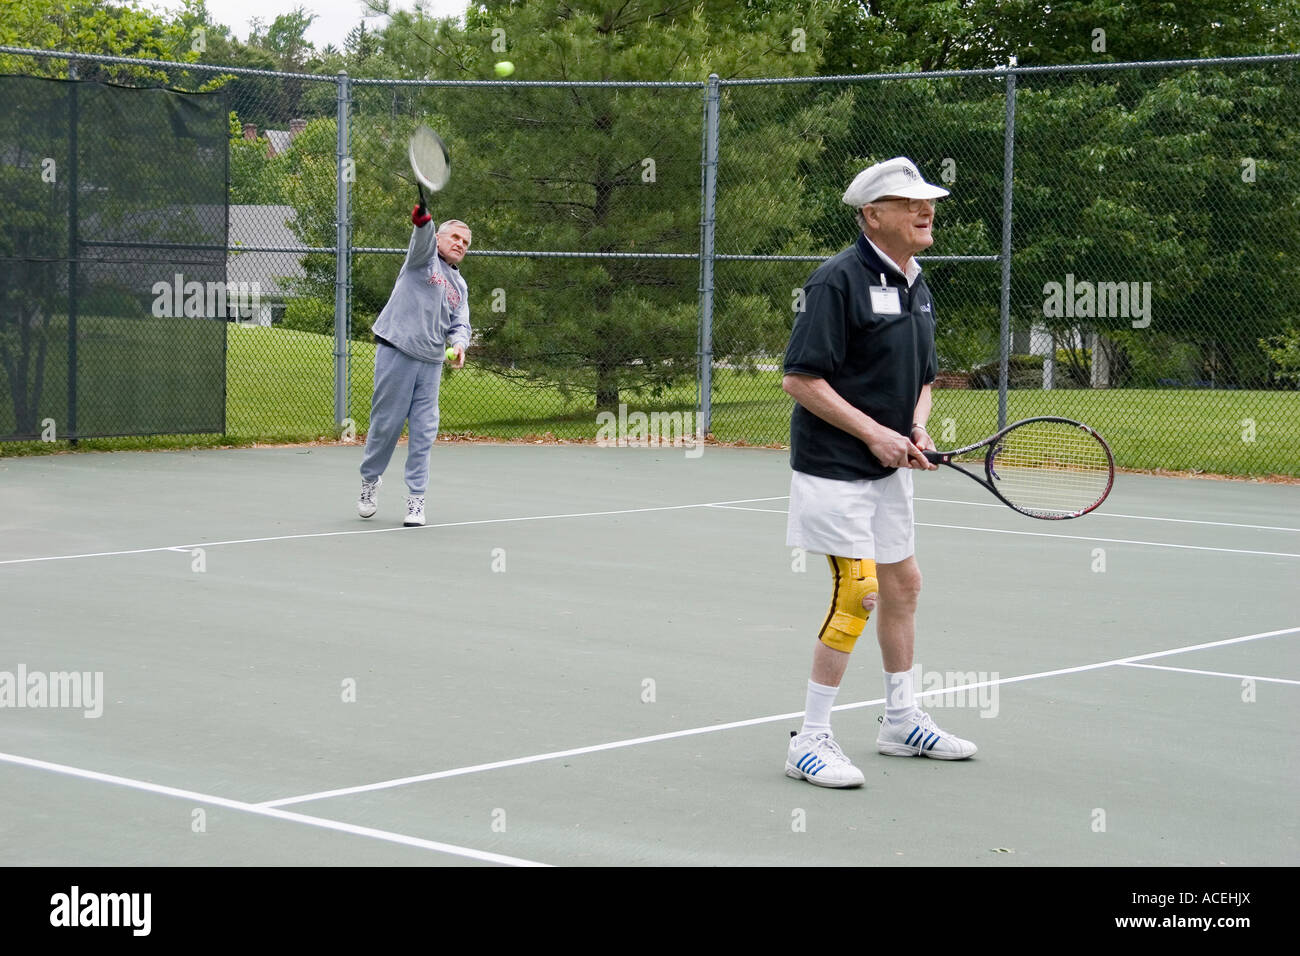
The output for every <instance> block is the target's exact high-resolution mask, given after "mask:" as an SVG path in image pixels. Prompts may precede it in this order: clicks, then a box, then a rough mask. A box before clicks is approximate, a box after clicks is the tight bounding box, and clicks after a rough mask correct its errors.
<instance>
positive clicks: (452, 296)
mask: <svg viewBox="0 0 1300 956" xmlns="http://www.w3.org/2000/svg"><path fill="white" fill-rule="evenodd" d="M429 285H438V286H442V291H443V295H445V296H446V297H447V304H448V305H450V306H451V308H452V311H455V310H456V309H459V308H460V289H457V288H456V287H455V286H454V285H452V284H451V283H450V282H448V281H447V279H446V278H445V277H444V276H443V274H442V273H441V272H439V271H437V270H436V269H435V270H434V271H433V272H430V273H429Z"/></svg>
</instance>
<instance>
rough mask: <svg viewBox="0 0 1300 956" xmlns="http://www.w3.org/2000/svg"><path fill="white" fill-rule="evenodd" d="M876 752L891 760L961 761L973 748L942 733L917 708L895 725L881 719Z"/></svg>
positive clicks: (973, 746) (948, 734)
mask: <svg viewBox="0 0 1300 956" xmlns="http://www.w3.org/2000/svg"><path fill="white" fill-rule="evenodd" d="M876 749H877V750H879V751H880V752H881V753H882V754H889V756H891V757H933V758H934V759H936V760H965V759H966V758H967V757H970V756H972V755H973V754H974V753H975V751H976V749H977V748H976V746H975V745H974V744H973V743H971V742H970V741H969V740H962V739H961V738H960V737H954V736H953V735H952V734H950V733H948V731H946V730H940V729H939V728H938V727H937V726H935V723H934V721H933V720H931V719H930V715H929V714H927V713H926V712H925V711H923V710H920V709H919V708H918V709H916V710H913V711H912V713H911V714H910V715H908V716H907V717H904V718H903V719H902V720H901V721H899V722H898V723H894V722H893V721H889V720H885V718H884V717H881V718H880V733H879V734H878V735H877V736H876Z"/></svg>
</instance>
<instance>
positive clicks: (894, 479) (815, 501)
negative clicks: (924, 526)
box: [786, 468, 916, 564]
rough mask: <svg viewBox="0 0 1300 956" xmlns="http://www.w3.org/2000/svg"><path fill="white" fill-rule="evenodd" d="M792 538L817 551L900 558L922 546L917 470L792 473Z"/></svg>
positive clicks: (800, 545)
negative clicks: (861, 476) (883, 474)
mask: <svg viewBox="0 0 1300 956" xmlns="http://www.w3.org/2000/svg"><path fill="white" fill-rule="evenodd" d="M786 544H788V545H789V546H790V547H792V548H803V549H804V550H805V551H808V552H811V553H812V554H829V555H834V556H836V557H840V558H871V559H872V560H874V561H876V562H877V563H879V564H894V563H895V562H898V561H903V560H905V559H907V558H909V557H911V556H912V554H913V553H914V552H915V551H916V525H915V519H914V517H913V513H912V472H911V469H909V468H899V469H898V470H896V471H895V472H894V473H893V474H892V475H890V476H889V477H887V478H879V479H876V480H875V481H839V480H837V479H834V478H818V477H816V476H815V475H809V474H805V473H804V472H801V471H796V472H794V474H793V475H792V476H791V478H790V516H789V519H788V522H787V524H786Z"/></svg>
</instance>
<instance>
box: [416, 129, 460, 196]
mask: <svg viewBox="0 0 1300 956" xmlns="http://www.w3.org/2000/svg"><path fill="white" fill-rule="evenodd" d="M406 153H407V158H408V159H409V160H410V161H411V172H412V173H414V174H415V180H416V182H418V183H420V185H422V186H423V187H424V188H425V189H428V190H429V191H430V192H437V191H438V190H440V189H441V188H442V187H443V186H445V185H447V180H448V179H450V178H451V154H450V153H449V152H447V144H446V143H444V142H443V141H442V137H440V136H439V135H438V134H437V133H435V132H434V131H433V130H431V129H430V128H429V127H428V126H425V125H424V124H423V123H421V124H420V125H419V126H417V127H416V128H415V132H413V133H412V134H411V140H410V142H409V143H408V144H407V149H406Z"/></svg>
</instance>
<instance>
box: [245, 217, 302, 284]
mask: <svg viewBox="0 0 1300 956" xmlns="http://www.w3.org/2000/svg"><path fill="white" fill-rule="evenodd" d="M293 216H294V208H293V207H292V206H231V207H230V236H229V240H228V243H229V247H230V254H229V257H228V259H227V266H226V280H227V281H228V282H249V283H252V282H256V283H257V284H258V285H259V286H260V289H261V293H262V294H263V295H267V294H283V293H288V292H290V291H292V281H293V280H295V279H301V278H302V277H303V276H304V275H306V271H305V270H304V269H303V267H302V255H303V254H302V253H300V252H240V251H238V250H239V247H240V246H256V247H260V248H266V247H271V246H280V247H285V248H291V249H297V248H301V247H302V245H303V242H302V240H301V239H299V238H298V237H297V236H296V235H294V233H293V230H292V229H290V228H289V223H290V222H291V221H292V220H293Z"/></svg>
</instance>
